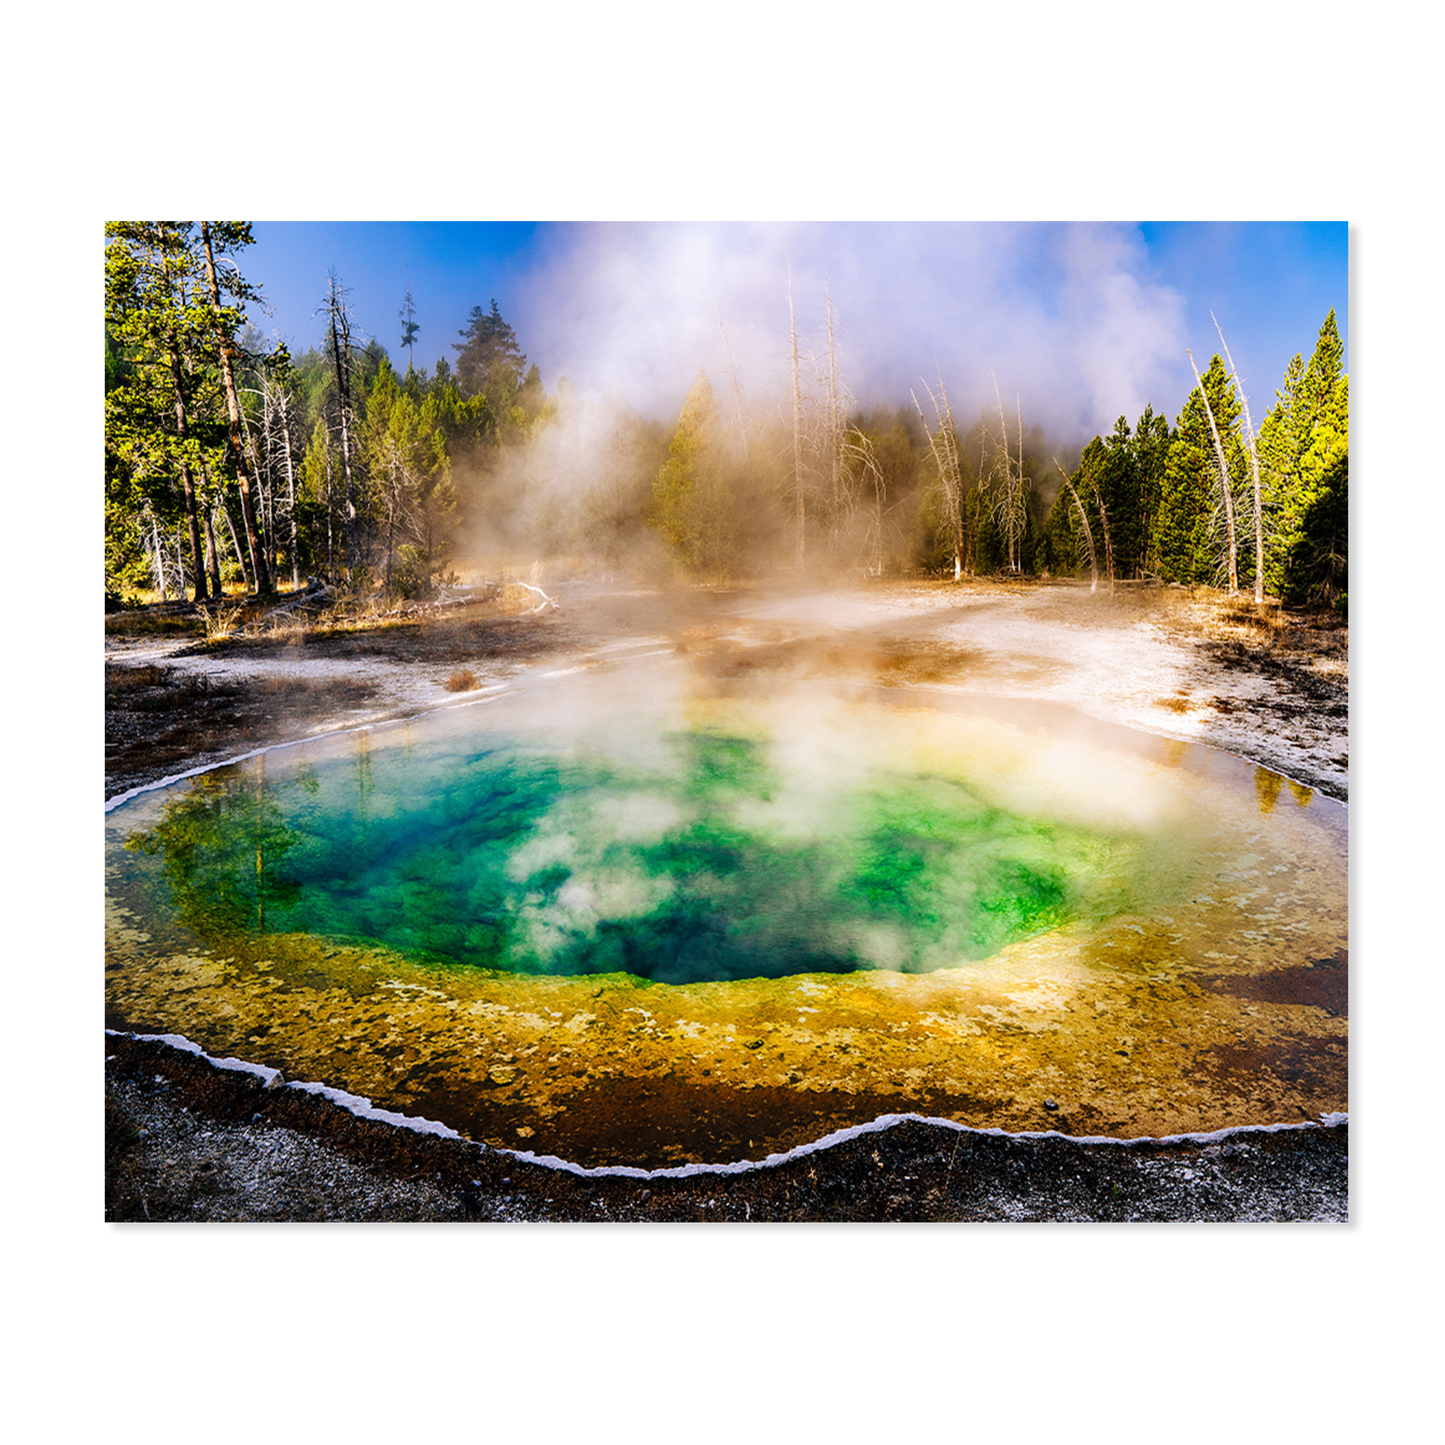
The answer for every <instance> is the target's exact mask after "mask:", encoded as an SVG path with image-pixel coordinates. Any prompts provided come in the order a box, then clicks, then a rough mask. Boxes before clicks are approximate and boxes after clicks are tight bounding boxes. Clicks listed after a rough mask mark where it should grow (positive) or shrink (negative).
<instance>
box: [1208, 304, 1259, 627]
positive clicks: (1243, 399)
mask: <svg viewBox="0 0 1445 1445" xmlns="http://www.w3.org/2000/svg"><path fill="white" fill-rule="evenodd" d="M1209 319H1210V320H1211V321H1213V322H1214V329H1215V330H1216V331H1218V332H1219V344H1220V345H1221V346H1222V347H1224V359H1225V360H1226V361H1227V362H1228V363H1229V370H1230V374H1231V375H1232V376H1233V377H1234V385H1235V387H1236V388H1237V390H1238V391H1239V400H1240V404H1241V405H1242V406H1243V407H1244V425H1245V427H1246V429H1247V432H1248V436H1249V468H1250V471H1251V472H1252V473H1253V476H1254V605H1255V606H1256V607H1261V606H1263V605H1264V502H1263V499H1262V497H1261V495H1260V485H1259V449H1258V448H1257V447H1256V446H1255V444H1254V423H1253V422H1252V421H1251V420H1250V417H1249V398H1248V397H1247V396H1245V394H1244V386H1243V384H1242V383H1241V381H1240V379H1239V370H1238V368H1237V367H1236V366H1235V364H1234V358H1233V357H1232V356H1231V355H1230V354H1229V346H1228V344H1227V343H1226V341H1225V339H1224V330H1223V328H1222V327H1221V326H1220V324H1219V322H1218V321H1217V320H1215V316H1214V312H1212V311H1211V312H1210V313H1209ZM1190 359H1191V360H1193V358H1192V357H1191V358H1190Z"/></svg>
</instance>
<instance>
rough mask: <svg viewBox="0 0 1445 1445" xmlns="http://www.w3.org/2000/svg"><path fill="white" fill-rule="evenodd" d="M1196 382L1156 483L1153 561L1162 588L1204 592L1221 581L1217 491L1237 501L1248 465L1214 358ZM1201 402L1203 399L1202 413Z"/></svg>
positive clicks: (1235, 403) (1232, 398)
mask: <svg viewBox="0 0 1445 1445" xmlns="http://www.w3.org/2000/svg"><path fill="white" fill-rule="evenodd" d="M1200 380H1201V383H1202V385H1203V389H1204V391H1203V395H1201V392H1200V388H1199V387H1198V386H1196V387H1195V388H1194V390H1193V391H1192V392H1190V394H1189V399H1188V400H1187V401H1186V402H1185V403H1184V409H1183V411H1181V412H1180V413H1179V420H1178V421H1177V422H1176V423H1175V427H1174V436H1173V440H1172V442H1171V444H1170V447H1169V460H1168V465H1167V467H1166V470H1165V473H1164V477H1163V479H1162V487H1161V496H1160V504H1159V516H1158V524H1157V528H1156V532H1155V556H1156V558H1157V566H1158V570H1159V575H1160V576H1161V577H1163V578H1164V580H1165V581H1166V582H1184V583H1187V584H1190V585H1194V586H1200V585H1204V586H1207V585H1212V584H1215V583H1217V582H1219V581H1221V580H1222V579H1223V578H1224V577H1225V576H1226V575H1227V572H1226V570H1225V567H1226V563H1225V535H1224V507H1223V496H1222V488H1223V486H1225V485H1228V486H1229V487H1230V488H1231V491H1232V496H1238V497H1243V495H1244V491H1245V488H1246V487H1247V485H1248V483H1247V479H1246V472H1247V469H1248V462H1247V460H1246V458H1245V456H1244V449H1243V447H1242V446H1241V445H1240V441H1239V432H1238V425H1239V415H1240V408H1239V399H1238V397H1237V396H1236V395H1235V392H1234V385H1233V383H1232V382H1231V381H1230V378H1229V373H1228V371H1227V370H1226V369H1225V365H1224V362H1223V360H1222V359H1221V358H1220V357H1219V356H1217V355H1216V356H1215V357H1214V358H1213V359H1212V360H1211V361H1210V363H1209V367H1208V369H1207V370H1206V371H1205V373H1204V375H1203V376H1202V377H1201V378H1200ZM1204 396H1207V397H1208V398H1209V404H1208V407H1207V408H1206V406H1205V402H1204ZM1210 412H1212V413H1213V419H1214V427H1216V428H1217V429H1218V431H1219V436H1220V441H1221V443H1222V445H1223V447H1224V454H1225V461H1226V463H1227V466H1228V476H1227V478H1225V479H1221V477H1220V474H1219V461H1218V457H1217V455H1216V451H1215V445H1214V435H1213V428H1211V426H1210V416H1209V414H1210Z"/></svg>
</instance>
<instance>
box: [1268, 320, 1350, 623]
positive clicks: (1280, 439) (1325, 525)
mask: <svg viewBox="0 0 1445 1445" xmlns="http://www.w3.org/2000/svg"><path fill="white" fill-rule="evenodd" d="M1343 362H1344V349H1343V346H1342V344H1341V342H1340V335H1339V329H1338V326H1337V324H1336V322H1335V313H1334V311H1333V310H1331V311H1330V313H1329V315H1328V316H1327V317H1326V318H1325V321H1324V324H1323V325H1322V326H1321V327H1320V333H1319V339H1318V341H1317V343H1316V345H1315V350H1314V354H1313V355H1312V356H1311V357H1310V361H1309V364H1308V366H1306V365H1305V363H1304V360H1303V358H1302V357H1301V356H1298V355H1297V356H1295V357H1294V359H1293V360H1292V361H1291V362H1290V364H1289V367H1288V368H1287V369H1286V371H1285V378H1284V385H1283V387H1282V388H1281V389H1280V390H1279V391H1278V392H1276V393H1275V398H1276V400H1275V405H1274V406H1273V407H1271V408H1270V411H1269V414H1268V415H1267V416H1266V417H1265V419H1264V423H1263V425H1262V426H1261V427H1260V433H1259V452H1260V464H1261V467H1262V469H1263V473H1264V477H1263V484H1264V490H1265V503H1266V506H1267V508H1268V511H1269V514H1270V518H1271V522H1272V526H1271V538H1270V543H1269V546H1268V548H1267V550H1266V554H1265V581H1266V583H1267V585H1268V586H1269V588H1270V590H1271V591H1272V592H1274V593H1276V594H1277V595H1278V596H1279V597H1280V599H1281V600H1282V601H1284V602H1287V603H1290V604H1292V605H1301V604H1315V605H1325V606H1332V605H1335V604H1336V603H1337V602H1338V600H1339V599H1340V598H1342V597H1343V596H1344V595H1345V592H1346V587H1347V585H1348V552H1349V545H1348V525H1349V505H1348V488H1349V378H1348V377H1347V376H1346V375H1344V370H1343Z"/></svg>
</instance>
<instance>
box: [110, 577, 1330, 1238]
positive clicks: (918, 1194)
mask: <svg viewBox="0 0 1445 1445" xmlns="http://www.w3.org/2000/svg"><path fill="white" fill-rule="evenodd" d="M554 591H555V595H557V596H558V597H559V599H560V600H561V602H562V604H563V606H562V608H561V610H559V611H548V612H544V613H537V614H520V615H505V614H503V613H501V612H500V611H499V610H498V608H497V606H496V605H495V604H484V605H474V606H470V607H465V608H461V609H457V610H456V611H454V612H451V613H446V614H441V615H439V616H435V617H433V618H431V619H429V620H425V621H417V622H410V623H404V624H400V625H391V626H385V625H376V626H373V627H371V628H369V629H358V630H354V631H346V632H340V631H338V632H325V633H323V632H311V633H307V632H303V631H299V630H296V629H288V630H284V631H281V632H278V633H275V634H273V635H264V636H258V637H249V638H248V637H242V638H234V639H231V640H228V641H224V642H220V643H211V644H206V643H203V642H198V641H197V639H196V638H195V637H194V636H193V635H191V634H189V633H187V632H184V631H180V630H174V629H173V630H172V632H171V633H170V635H167V634H166V633H164V632H161V631H158V630H157V628H156V624H155V623H154V621H153V620H151V619H142V618H136V617H127V618H123V619H120V620H118V621H116V622H113V623H111V624H109V625H108V629H107V642H106V683H107V686H106V699H107V707H106V782H105V786H106V796H107V798H108V799H110V798H115V797H118V796H121V795H123V794H125V793H126V792H127V791H128V790H130V789H133V788H137V787H142V786H145V785H147V784H150V783H154V782H157V781H159V780H160V779H162V778H165V777H171V776H175V775H177V774H180V773H183V772H186V771H189V770H190V769H192V768H197V767H201V766H207V765H210V764H213V763H216V762H219V761H223V760H224V759H226V758H232V757H236V756H238V755H241V754H243V753H245V752H248V751H250V750H252V749H254V748H257V747H263V746H266V745H269V744H272V743H277V742H283V741H288V740H292V739H295V738H301V737H307V736H313V735H315V734H317V733H320V732H325V731H330V730H333V729H336V728H346V727H355V726H359V725H361V724H363V723H367V722H372V721H379V720H382V719H386V718H395V717H405V716H414V715H417V714H418V713H421V712H425V711H428V710H430V709H432V708H435V707H439V706H448V705H452V704H455V703H457V702H458V701H464V700H465V699H466V696H467V693H466V692H452V691H450V690H449V689H448V682H449V681H453V680H454V679H455V677H456V674H457V673H458V672H461V671H467V672H470V673H471V674H472V686H471V689H470V690H471V691H472V692H475V689H476V687H493V686H505V685H506V684H507V683H508V682H509V681H510V680H511V679H513V678H516V677H518V676H519V675H521V674H523V673H524V672H525V671H527V670H529V669H543V670H545V669H546V668H547V667H554V666H557V665H559V664H560V665H565V666H575V665H579V664H581V663H587V662H591V663H598V662H603V661H605V660H607V659H608V658H610V657H615V656H617V655H619V654H622V653H625V652H627V651H629V650H643V649H646V648H648V647H654V646H667V647H673V648H680V649H685V650H688V651H692V652H695V653H698V654H699V655H700V659H701V660H702V661H703V662H704V663H708V664H711V665H712V666H714V667H715V668H716V670H717V671H718V672H719V674H720V675H729V674H730V673H731V674H736V673H738V672H739V671H747V672H749V673H751V674H753V675H762V676H766V675H767V674H769V673H770V672H778V673H780V674H786V675H805V676H819V675H825V676H828V677H830V678H837V679H844V680H857V681H863V682H868V683H874V684H878V683H881V684H884V685H888V686H893V687H900V688H921V689H941V690H944V691H950V690H952V691H969V692H984V693H993V694H997V695H1008V696H1016V697H1032V698H1039V699H1044V700H1049V701H1056V702H1067V703H1069V704H1071V705H1073V706H1076V707H1078V708H1080V709H1081V710H1082V711H1084V712H1087V713H1090V714H1092V715H1094V716H1096V717H1099V718H1101V719H1103V720H1106V721H1110V722H1117V723H1123V724H1126V725H1129V726H1132V727H1137V728H1141V729H1144V730H1146V731H1149V732H1152V733H1157V734H1161V735H1164V736H1169V737H1174V738H1178V739H1181V740H1184V741H1191V742H1202V743H1206V744H1208V745H1210V746H1214V747H1221V748H1225V749H1226V750H1228V751H1231V752H1235V753H1237V754H1239V755H1240V756H1243V757H1245V758H1248V759H1251V760H1253V761H1255V762H1258V763H1261V764H1264V765H1266V766H1268V767H1271V768H1273V769H1276V770H1277V771H1280V772H1282V773H1284V774H1285V775H1286V776H1288V777H1291V778H1293V779H1295V780H1296V781H1298V782H1301V783H1304V784H1307V785H1309V786H1311V787H1315V788H1318V789H1320V790H1321V791H1322V792H1324V793H1326V794H1328V795H1329V796H1332V797H1336V798H1340V799H1342V800H1347V798H1348V752H1347V735H1348V734H1347V729H1348V662H1347V657H1348V653H1347V646H1348V635H1347V632H1346V631H1345V629H1344V628H1342V627H1339V626H1335V625H1332V624H1329V623H1326V624H1323V625H1321V624H1319V623H1317V622H1316V621H1314V620H1313V619H1309V618H1289V617H1284V618H1281V617H1279V616H1278V615H1277V614H1268V615H1266V616H1264V617H1260V616H1257V615H1255V614H1254V612H1253V609H1251V608H1248V607H1241V606H1236V605H1234V604H1231V603H1229V602H1228V601H1227V600H1225V599H1222V598H1220V597H1219V596H1218V595H1217V594H1207V593H1206V594H1198V595H1192V594H1188V593H1181V592H1178V591H1174V590H1171V589H1147V590H1145V589H1138V590H1125V591H1122V592H1121V594H1120V595H1119V596H1116V597H1114V598H1107V597H1102V596H1095V597H1090V596H1089V595H1088V594H1087V590H1086V589H1083V588H1079V587H1077V586H1069V585H1063V584H1056V585H1053V586H1038V585H1033V586H1020V585H1009V584H994V583H978V584H973V585H968V586H964V587H953V586H943V585H938V584H924V583H915V584H903V583H898V584H881V585H876V586H871V587H867V588H858V589H851V590H846V591H844V590H839V591H834V592H829V593H822V594H811V595H806V596H804V595H799V594H796V593H788V592H783V591H779V590H770V591H765V590H748V589H738V590H734V591H730V592H707V591H697V592H690V593H686V594H682V595H680V596H663V595H661V594H658V593H654V592H646V591H628V590H624V589H595V588H584V587H580V586H579V587H577V588H573V589H554ZM106 1056H107V1057H106V1138H107V1145H106V1217H107V1219H112V1220H122V1219H125V1220H131V1219H134V1220H142V1221H144V1220H147V1219H149V1220H152V1221H159V1220H179V1219H189V1220H223V1219H224V1220H261V1219H269V1220H301V1219H312V1220H315V1219H349V1220H406V1219H410V1220H459V1221H461V1220H488V1219H493V1220H501V1219H550V1220H584V1219H594V1220H621V1219H632V1220H664V1219H667V1220H744V1221H751V1220H984V1219H994V1220H1023V1219H1031V1220H1086V1219H1087V1220H1144V1219H1152V1220H1224V1219H1230V1220H1286V1219H1291V1220H1292V1219H1315V1220H1343V1219H1345V1218H1346V1217H1347V1212H1348V1172H1347V1165H1346V1151H1347V1131H1346V1129H1345V1128H1343V1127H1337V1128H1318V1127H1306V1128H1302V1129H1290V1130H1286V1131H1281V1132H1260V1131H1249V1132H1245V1133H1237V1134H1233V1135H1230V1136H1228V1137H1221V1138H1214V1139H1209V1140H1205V1141H1195V1142H1180V1143H1171V1144H1167V1145H1165V1144H1158V1143H1147V1142H1139V1141H1135V1142H1133V1143H1131V1144H1128V1145H1124V1144H1107V1143H1106V1144H1099V1143H1090V1144H1081V1143H1077V1142H1074V1141H1071V1140H1067V1139H1063V1138H1059V1137H1052V1138H1032V1137H1022V1138H1021V1137H1017V1136H1015V1137H1012V1138H1009V1137H1000V1136H995V1135H988V1134H978V1133H962V1134H961V1133H960V1132H959V1131H958V1130H957V1129H954V1128H950V1127H946V1126H941V1125H937V1124H929V1123H925V1122H917V1121H909V1122H901V1123H898V1124H896V1125H894V1126H892V1127H890V1128H888V1129H886V1130H882V1131H878V1132H873V1133H868V1134H864V1135H861V1136H858V1137H855V1138H850V1139H849V1140H847V1141H845V1142H841V1143H837V1144H834V1145H831V1146H830V1147H828V1148H826V1149H821V1150H817V1151H815V1152H810V1153H806V1154H802V1155H798V1156H795V1157H792V1158H790V1159H788V1160H787V1161H785V1162H782V1163H779V1164H776V1165H774V1166H772V1167H769V1168H766V1169H758V1170H751V1171H748V1172H747V1173H742V1174H704V1175H697V1176H692V1177H689V1178H686V1179H662V1178H657V1177H653V1178H648V1179H637V1178H628V1177H616V1176H612V1177H600V1176H589V1177H582V1176H579V1175H577V1174H573V1173H568V1172H566V1171H559V1170H557V1169H552V1168H545V1167H543V1166H540V1165H537V1164H530V1163H527V1162H525V1161H522V1160H519V1159H516V1158H515V1157H513V1156H510V1155H508V1154H507V1153H506V1152H504V1151H499V1150H491V1149H484V1148H482V1147H481V1146H478V1145H474V1144H471V1143H469V1142H467V1141H463V1140H456V1139H450V1140H448V1139H440V1138H437V1137H436V1136H434V1135H425V1134H417V1133H416V1132H414V1131H412V1130H409V1129H402V1128H397V1127H395V1126H393V1125H389V1124H384V1123H380V1122H378V1121H375V1120H367V1119H359V1118H357V1117H356V1116H355V1115H353V1114H352V1113H350V1112H348V1111H347V1110H346V1109H344V1108H342V1107H340V1106H339V1105H337V1104H335V1103H332V1102H330V1101H329V1100H326V1099H324V1098H321V1097H319V1096H317V1095H315V1094H310V1093H304V1092H302V1091H300V1090H297V1089H295V1088H284V1087H283V1088H273V1089H269V1090H268V1089H264V1088H263V1087H262V1085H261V1083H260V1081H259V1080H258V1079H256V1078H255V1077H254V1076H251V1075H246V1074H243V1073H238V1072H237V1071H235V1070H217V1069H215V1068H213V1067H211V1066H210V1065H209V1064H207V1063H206V1062H205V1061H204V1060H201V1059H197V1058H196V1057H194V1056H193V1055H191V1054H188V1053H185V1052H183V1051H178V1050H176V1049H173V1048H169V1047H167V1046H166V1045H163V1044H159V1043H152V1042H143V1041H138V1040H135V1039H131V1038H126V1037H118V1036H114V1035H108V1036H107V1039H106Z"/></svg>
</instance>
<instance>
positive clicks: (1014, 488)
mask: <svg viewBox="0 0 1445 1445" xmlns="http://www.w3.org/2000/svg"><path fill="white" fill-rule="evenodd" d="M990 375H992V373H991V372H990ZM993 393H994V397H995V399H996V400H997V401H998V420H999V426H1000V428H1001V430H1002V432H1003V462H1004V482H1003V487H1002V488H1001V489H1000V491H999V496H998V500H997V501H996V502H995V504H994V514H995V516H997V518H998V523H999V527H1000V529H1001V530H1002V531H1003V534H1004V537H1005V539H1006V540H1007V542H1008V569H1009V571H1010V572H1017V571H1019V570H1020V566H1019V548H1020V544H1021V543H1022V542H1023V536H1024V531H1025V529H1026V527H1027V525H1028V479H1027V478H1026V477H1025V476H1024V422H1023V408H1022V406H1020V407H1019V459H1018V470H1017V472H1015V470H1014V464H1013V459H1012V457H1011V456H1010V454H1009V446H1008V422H1007V421H1005V420H1004V414H1003V398H1002V397H1001V396H1000V395H999V390H998V377H996V376H995V377H994V378H993Z"/></svg>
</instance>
